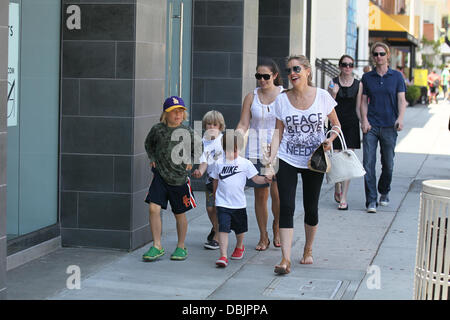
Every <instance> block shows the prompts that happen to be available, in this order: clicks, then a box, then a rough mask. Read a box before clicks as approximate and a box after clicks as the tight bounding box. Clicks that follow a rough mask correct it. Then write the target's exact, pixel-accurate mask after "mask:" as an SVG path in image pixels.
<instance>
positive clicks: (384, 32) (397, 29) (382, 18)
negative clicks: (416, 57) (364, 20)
mask: <svg viewBox="0 0 450 320" xmlns="http://www.w3.org/2000/svg"><path fill="white" fill-rule="evenodd" d="M369 37H370V38H383V39H385V40H386V41H388V42H389V43H390V44H391V45H396V46H410V45H414V46H418V45H419V40H417V39H416V38H415V37H414V36H413V35H411V34H410V33H409V32H408V30H407V29H406V28H405V27H404V26H402V25H401V24H400V23H399V22H397V21H395V20H394V19H393V18H391V17H390V16H389V15H388V14H387V13H385V12H383V10H381V9H380V8H379V7H378V6H377V5H375V4H373V3H372V2H369Z"/></svg>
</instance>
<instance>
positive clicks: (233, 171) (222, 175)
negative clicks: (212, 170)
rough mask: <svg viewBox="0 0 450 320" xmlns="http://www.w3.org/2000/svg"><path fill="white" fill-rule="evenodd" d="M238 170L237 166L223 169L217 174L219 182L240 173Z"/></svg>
mask: <svg viewBox="0 0 450 320" xmlns="http://www.w3.org/2000/svg"><path fill="white" fill-rule="evenodd" d="M238 168H239V167H238V166H230V167H223V169H222V172H221V173H220V174H219V178H220V180H224V179H226V178H229V177H231V176H234V175H235V174H238V173H239V172H241V171H237V169H238Z"/></svg>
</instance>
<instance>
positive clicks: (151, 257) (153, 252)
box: [142, 247, 166, 261]
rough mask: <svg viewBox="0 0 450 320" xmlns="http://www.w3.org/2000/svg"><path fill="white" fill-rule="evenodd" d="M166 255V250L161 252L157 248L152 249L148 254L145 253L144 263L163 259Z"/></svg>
mask: <svg viewBox="0 0 450 320" xmlns="http://www.w3.org/2000/svg"><path fill="white" fill-rule="evenodd" d="M165 253H166V252H165V251H164V248H162V249H161V250H159V249H158V248H156V247H151V248H150V249H149V250H148V251H147V252H146V253H144V255H143V256H142V259H143V260H144V261H155V260H156V259H158V258H159V257H162V256H163V255H164V254H165Z"/></svg>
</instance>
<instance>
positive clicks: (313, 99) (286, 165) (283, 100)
mask: <svg viewBox="0 0 450 320" xmlns="http://www.w3.org/2000/svg"><path fill="white" fill-rule="evenodd" d="M286 71H287V73H288V78H289V81H290V82H291V84H292V89H290V90H287V91H286V92H283V93H282V94H280V95H279V96H278V97H277V99H276V100H275V116H276V118H277V120H276V126H275V134H274V137H273V139H272V143H271V148H270V151H271V152H270V158H269V160H270V161H271V162H270V163H272V164H273V163H274V161H275V160H276V157H277V156H278V160H279V166H278V170H277V173H276V178H277V183H278V193H279V195H280V238H281V252H282V260H281V262H280V263H279V264H278V265H276V266H275V269H274V271H275V273H277V274H286V273H289V272H290V268H291V247H292V239H293V235H294V212H295V201H296V191H297V181H298V174H299V173H300V174H301V178H302V185H303V208H304V212H305V217H304V227H305V236H306V241H305V246H304V250H303V258H302V259H301V260H300V263H301V264H312V263H313V256H312V246H313V242H314V237H315V234H316V231H317V226H318V222H319V217H318V211H319V208H318V206H319V197H320V189H321V187H322V181H323V177H324V174H323V173H319V172H315V171H312V170H310V169H308V160H309V158H310V156H311V154H312V153H313V151H314V150H315V149H317V147H319V145H320V144H321V143H324V149H325V150H330V149H331V143H332V142H333V140H334V139H335V138H336V137H337V135H336V134H335V133H332V134H331V136H330V137H329V138H326V137H325V132H324V131H325V119H326V118H327V117H328V119H329V120H330V121H331V124H332V125H335V126H340V123H339V120H338V117H337V115H336V111H334V107H335V106H336V101H335V100H334V99H333V98H332V97H331V96H330V94H329V93H328V92H327V91H326V90H323V89H320V88H316V87H314V86H313V84H312V81H311V80H312V74H311V72H312V69H311V64H310V62H309V60H308V59H307V58H306V57H305V56H302V55H301V56H291V57H289V58H288V59H287V69H286ZM274 171H275V170H274Z"/></svg>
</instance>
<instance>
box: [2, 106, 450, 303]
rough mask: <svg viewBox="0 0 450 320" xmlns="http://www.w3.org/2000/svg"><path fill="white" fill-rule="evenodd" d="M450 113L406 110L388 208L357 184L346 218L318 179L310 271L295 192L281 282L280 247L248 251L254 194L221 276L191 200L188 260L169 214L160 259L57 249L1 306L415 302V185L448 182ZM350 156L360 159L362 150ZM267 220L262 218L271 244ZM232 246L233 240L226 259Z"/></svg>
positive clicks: (32, 267)
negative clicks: (241, 247) (241, 250)
mask: <svg viewBox="0 0 450 320" xmlns="http://www.w3.org/2000/svg"><path fill="white" fill-rule="evenodd" d="M449 114H450V104H449V103H448V102H442V101H440V102H439V104H437V105H436V104H434V105H430V106H429V107H427V106H421V105H417V106H414V107H409V108H408V109H407V112H406V117H405V127H406V129H405V130H404V131H402V132H400V134H399V138H398V142H397V148H396V158H395V168H394V178H393V183H392V191H391V194H390V198H391V203H390V205H389V206H388V207H379V208H378V213H377V214H368V213H366V211H365V207H364V202H365V200H364V184H363V179H362V178H359V179H355V180H354V181H352V183H351V184H350V191H349V199H348V203H349V210H348V211H338V210H337V209H336V207H337V204H336V203H335V202H334V200H333V189H334V187H333V186H331V185H327V184H326V182H325V181H324V184H323V186H322V191H321V197H320V204H319V208H320V212H319V219H320V222H319V229H318V232H317V235H316V240H315V243H314V248H313V255H314V264H313V265H308V266H305V265H300V264H299V263H298V262H299V260H300V258H301V254H302V252H303V246H304V229H303V213H302V212H303V208H302V190H301V189H302V188H301V185H299V187H298V190H297V193H298V196H297V210H296V216H295V234H294V246H293V250H292V252H293V256H292V263H293V266H292V271H291V273H290V274H289V275H286V276H281V277H280V276H276V275H275V274H274V273H273V266H274V265H275V264H277V263H278V262H279V261H280V258H281V252H280V249H279V248H275V247H273V244H271V246H270V247H269V249H268V250H267V251H264V252H258V251H256V250H254V247H255V246H256V244H257V241H258V239H259V232H258V227H257V224H256V219H255V217H254V204H253V201H254V200H253V196H252V194H253V191H252V190H251V189H249V190H247V191H246V194H247V202H248V210H247V211H248V216H249V232H248V233H247V234H246V240H245V245H246V254H245V257H244V259H243V260H240V261H233V260H230V263H229V266H228V267H227V268H225V269H218V268H216V267H215V260H216V259H217V258H218V255H219V252H218V251H212V250H205V249H204V248H203V243H204V241H205V238H206V235H207V234H208V232H209V230H210V223H209V220H208V218H207V215H206V211H205V204H204V202H205V201H204V195H203V193H202V192H196V199H197V202H198V204H199V206H198V208H197V209H195V210H192V211H191V212H190V213H189V214H188V219H189V230H188V236H187V240H186V246H187V248H188V252H189V257H188V259H187V260H186V261H181V262H176V261H171V260H170V254H171V252H172V251H173V250H174V248H175V246H176V239H177V238H176V228H175V220H174V218H173V215H172V214H171V213H170V212H164V214H163V246H164V247H165V249H166V255H165V256H163V257H162V258H161V259H160V260H158V261H156V262H152V263H144V262H142V259H141V257H142V254H143V253H144V252H145V251H146V250H147V249H148V247H149V245H150V244H149V245H147V246H145V247H143V248H140V249H138V250H135V251H133V252H130V253H128V252H120V251H112V250H96V249H84V248H60V249H58V250H57V251H55V252H53V253H51V254H49V255H47V256H44V257H42V258H39V259H37V260H34V261H32V262H29V263H27V264H25V265H23V266H20V267H18V268H15V269H13V270H11V271H9V272H8V274H7V287H8V299H51V300H61V299H63V300H68V299H69V300H72V299H75V300H77V299H193V300H205V299H207V300H217V299H221V300H247V299H257V300H269V299H270V300H277V299H280V300H297V299H298V300H303V299H325V300H339V299H346V300H352V299H359V300H367V299H370V300H372V299H388V300H394V299H402V300H403V299H406V300H409V299H412V298H413V286H414V267H415V254H416V245H417V230H418V225H417V223H418V214H419V204H420V192H421V189H422V186H421V182H422V181H423V180H428V179H450V165H449V163H450V132H449V131H448V128H447V126H448V119H449ZM357 154H358V156H359V158H360V159H361V160H362V152H361V150H359V151H357ZM378 162H379V161H378ZM379 172H380V166H379V164H378V167H377V173H378V174H379ZM269 208H270V205H269ZM271 221H272V218H271V217H269V225H268V231H269V236H270V238H271V240H272V238H273V237H272V232H271ZM234 244H235V238H234V234H233V233H232V234H230V244H229V251H230V254H231V251H232V250H233V248H234ZM71 265H75V266H77V267H79V271H80V274H81V283H80V289H68V288H67V282H68V279H69V277H70V276H71V274H70V273H69V274H68V273H66V272H67V268H68V267H69V266H71ZM71 279H72V278H70V279H69V287H70V280H71Z"/></svg>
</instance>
